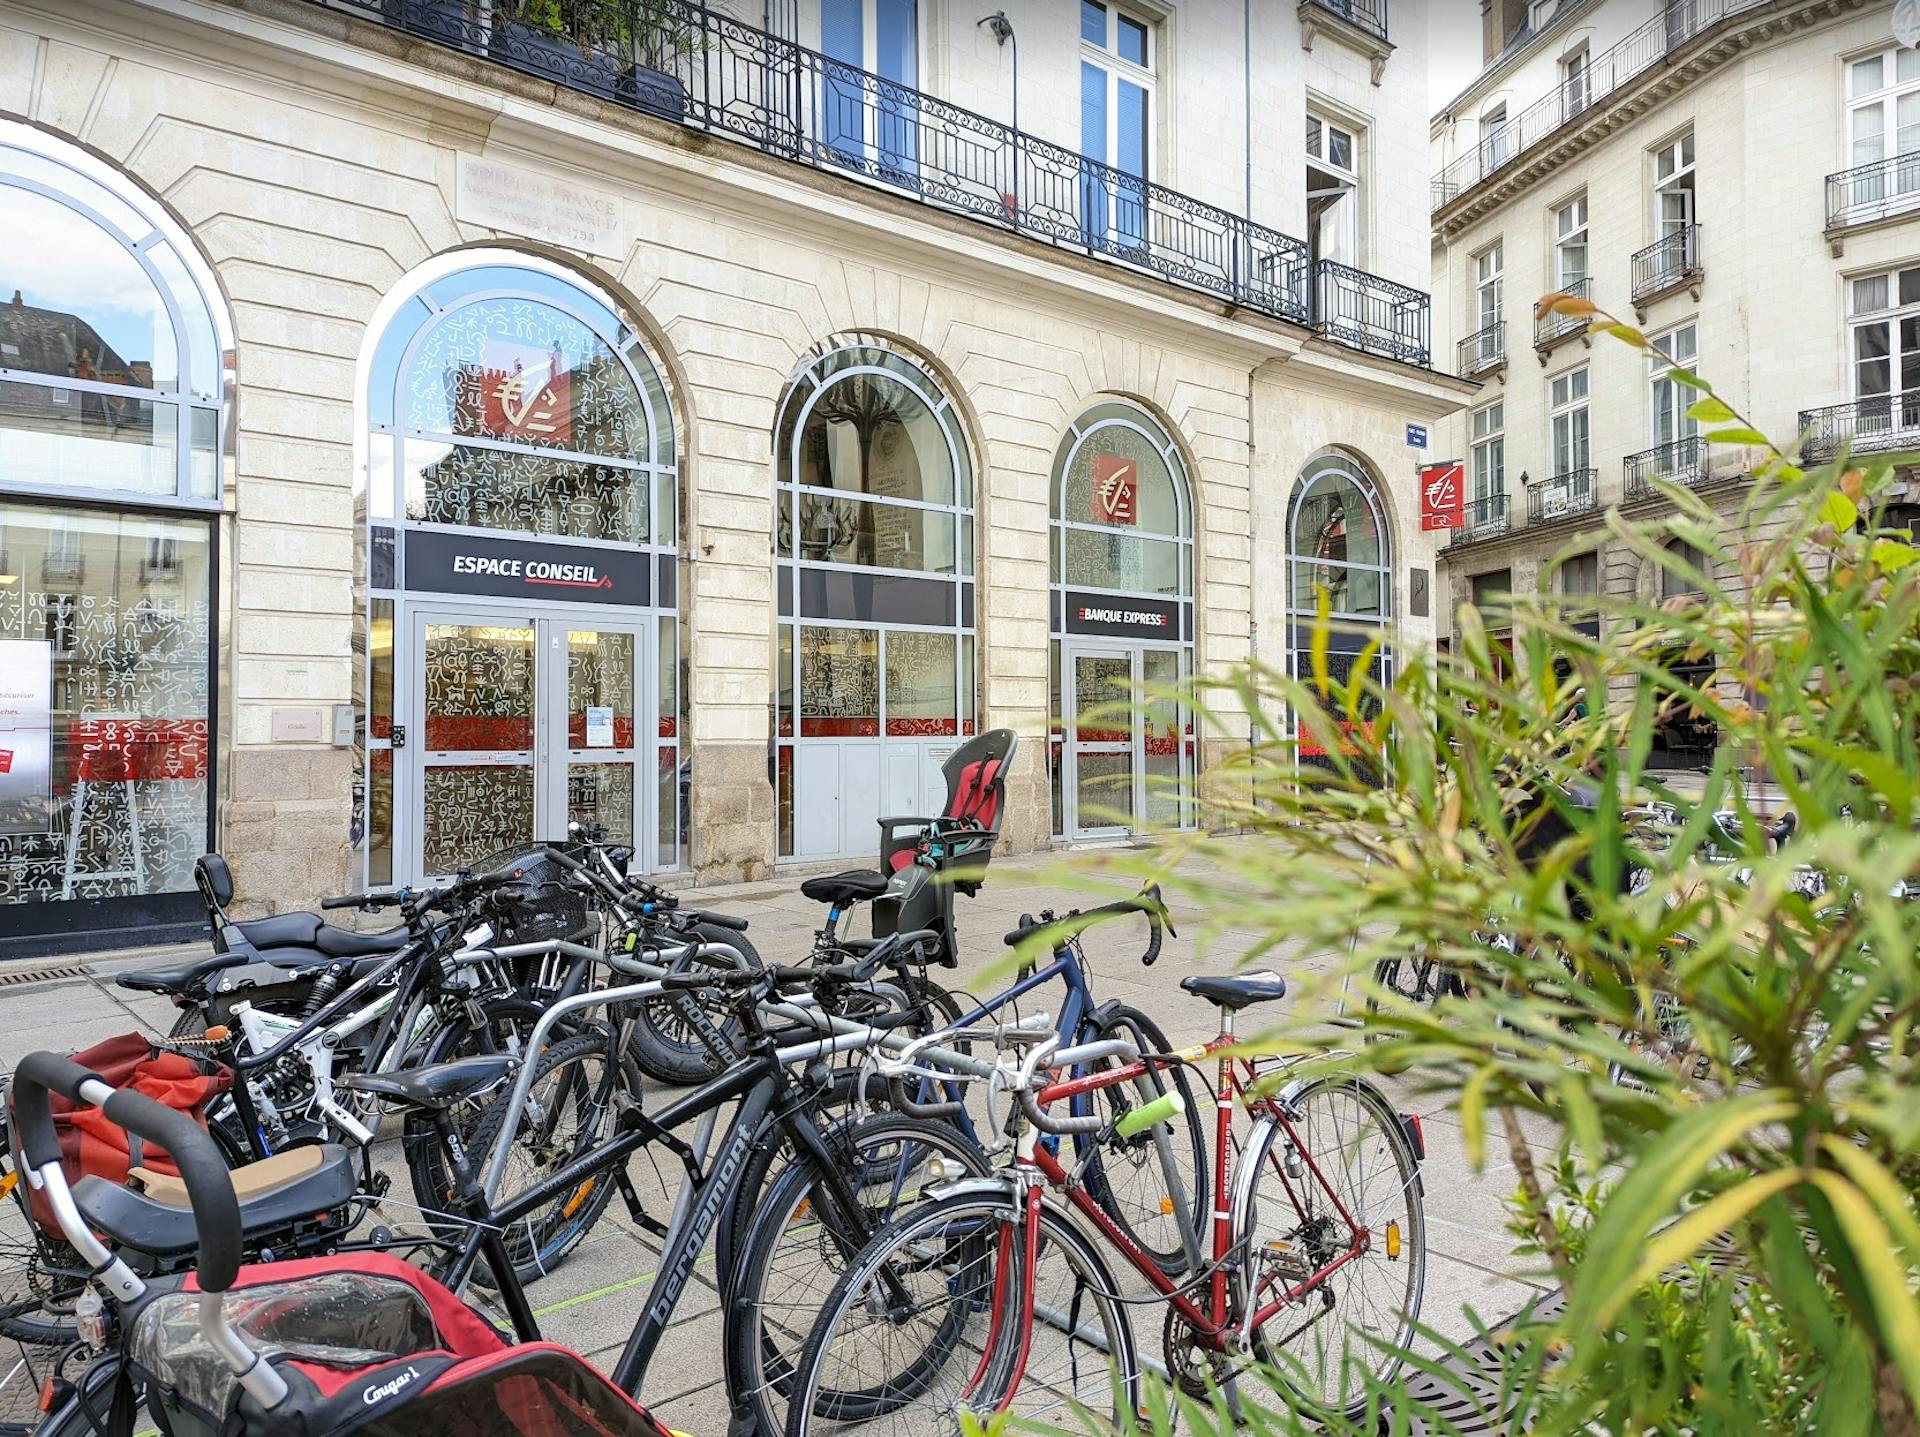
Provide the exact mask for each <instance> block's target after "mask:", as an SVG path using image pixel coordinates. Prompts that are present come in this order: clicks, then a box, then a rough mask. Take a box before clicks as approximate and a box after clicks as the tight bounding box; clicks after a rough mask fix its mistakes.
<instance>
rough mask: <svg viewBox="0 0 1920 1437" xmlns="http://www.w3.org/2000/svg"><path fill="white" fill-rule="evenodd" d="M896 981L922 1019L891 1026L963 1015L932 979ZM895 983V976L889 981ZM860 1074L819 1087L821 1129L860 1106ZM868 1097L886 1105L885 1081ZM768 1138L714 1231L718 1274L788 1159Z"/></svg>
mask: <svg viewBox="0 0 1920 1437" xmlns="http://www.w3.org/2000/svg"><path fill="white" fill-rule="evenodd" d="M897 977H898V979H899V980H900V981H899V983H898V986H899V987H901V988H902V990H903V991H904V992H905V993H906V995H907V998H908V1001H909V1002H910V1003H912V1004H914V1005H915V1006H917V1007H919V1008H921V1009H923V1010H924V1012H923V1015H922V1017H921V1020H920V1021H919V1022H917V1023H913V1024H909V1025H907V1026H905V1027H903V1028H900V1029H897V1030H895V1031H898V1032H900V1033H901V1034H902V1035H903V1036H911V1035H913V1034H915V1033H922V1032H926V1031H928V1029H929V1028H933V1027H944V1026H946V1025H948V1024H950V1023H956V1022H958V1021H959V1020H960V1017H961V1008H960V1004H959V1002H958V1001H957V1000H956V999H955V998H954V997H953V995H952V994H951V993H949V992H947V990H946V989H944V988H942V987H941V986H940V985H939V984H938V983H935V982H933V981H931V980H930V979H923V978H921V977H919V976H917V975H914V974H909V973H902V974H899V975H897ZM886 981H887V982H889V983H893V982H895V979H894V978H893V977H889V978H888V979H887V980H886ZM956 1051H958V1052H962V1053H964V1052H968V1051H970V1049H969V1048H968V1046H967V1045H966V1044H964V1043H962V1044H958V1045H956ZM860 1078H861V1073H860V1070H859V1069H858V1068H841V1069H838V1070H836V1071H835V1072H833V1073H832V1074H831V1085H830V1086H829V1087H827V1088H826V1089H825V1090H824V1091H821V1092H819V1093H818V1094H817V1095H816V1097H815V1101H814V1105H813V1107H812V1108H811V1109H810V1111H811V1112H812V1114H813V1120H814V1122H815V1124H816V1125H818V1126H819V1127H820V1128H822V1129H825V1128H828V1127H829V1126H832V1125H833V1124H835V1123H837V1122H842V1121H845V1120H847V1119H849V1118H852V1117H853V1116H855V1115H856V1113H858V1112H860V1111H862V1110H861V1109H860V1107H859V1104H858V1101H857V1100H858V1098H859V1096H860V1095H859V1093H858V1091H857V1090H858V1087H859V1084H860ZM865 1098H866V1101H867V1102H868V1103H869V1104H870V1105H871V1104H884V1103H886V1102H887V1101H888V1093H887V1088H886V1084H885V1083H883V1082H878V1081H875V1082H873V1083H871V1084H869V1085H868V1091H867V1092H866V1094H865ZM768 1138H769V1141H767V1142H765V1143H762V1144H759V1145H757V1146H756V1147H755V1149H754V1151H753V1153H752V1155H751V1156H750V1157H749V1158H748V1159H747V1162H746V1165H745V1166H744V1167H743V1168H742V1169H741V1172H740V1181H739V1182H738V1183H737V1184H736V1185H735V1187H734V1193H733V1197H732V1199H731V1200H730V1202H729V1204H728V1209H727V1215H726V1217H725V1218H724V1219H723V1220H722V1222H721V1223H720V1225H719V1229H718V1231H717V1232H716V1233H715V1235H714V1257H715V1263H716V1267H717V1269H718V1270H719V1271H720V1272H722V1273H732V1272H734V1271H736V1270H737V1266H736V1264H735V1263H734V1261H733V1255H734V1254H735V1253H737V1252H742V1251H744V1250H745V1248H746V1242H747V1229H748V1227H749V1225H750V1224H751V1223H752V1221H753V1217H754V1214H755V1213H756V1212H757V1211H758V1210H759V1207H760V1198H761V1194H762V1193H764V1192H766V1191H767V1189H768V1185H769V1184H770V1183H772V1182H774V1181H775V1180H776V1178H777V1177H778V1176H779V1174H780V1172H781V1171H782V1170H784V1168H785V1166H786V1164H787V1163H788V1162H789V1161H791V1160H792V1157H793V1148H792V1145H791V1144H789V1143H787V1142H785V1141H784V1140H783V1138H782V1135H781V1134H780V1133H779V1132H778V1130H770V1131H769V1133H768Z"/></svg>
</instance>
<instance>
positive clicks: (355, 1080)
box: [334, 1053, 520, 1109]
mask: <svg viewBox="0 0 1920 1437" xmlns="http://www.w3.org/2000/svg"><path fill="white" fill-rule="evenodd" d="M519 1066H520V1060H519V1059H518V1058H516V1057H515V1056H513V1055H512V1054H511V1053H482V1054H480V1055H478V1056H477V1057H472V1058H455V1059H454V1060H453V1061H452V1062H450V1063H434V1064H433V1065H431V1066H430V1067H425V1068H408V1069H406V1070H405V1071H403V1072H398V1073H349V1074H347V1076H345V1077H343V1078H336V1079H335V1080H334V1081H335V1082H336V1083H337V1084H339V1086H341V1087H343V1088H351V1089H353V1091H354V1092H356V1093H372V1094H373V1095H374V1096H375V1097H377V1098H386V1099H388V1100H390V1101H392V1102H396V1103H403V1104H405V1105H406V1106H407V1107H410V1108H429V1109H437V1108H450V1107H452V1106H453V1105H454V1104H455V1103H458V1102H461V1101H463V1100H465V1099H467V1098H477V1097H479V1096H480V1094H482V1093H485V1092H488V1091H490V1090H491V1089H493V1088H497V1087H499V1086H500V1084H502V1083H504V1082H505V1081H506V1080H507V1079H508V1078H509V1077H511V1076H512V1075H513V1070H514V1069H515V1068H517V1067H519Z"/></svg>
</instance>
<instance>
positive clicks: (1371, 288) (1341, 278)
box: [1313, 259, 1430, 364]
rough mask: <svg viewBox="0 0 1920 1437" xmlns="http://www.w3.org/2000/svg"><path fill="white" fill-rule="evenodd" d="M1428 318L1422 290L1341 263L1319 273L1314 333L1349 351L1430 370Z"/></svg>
mask: <svg viewBox="0 0 1920 1437" xmlns="http://www.w3.org/2000/svg"><path fill="white" fill-rule="evenodd" d="M1427 318H1428V309H1427V296H1426V294H1425V293H1424V292H1422V291H1420V290H1417V289H1409V288H1407V287H1406V286H1405V285H1403V284H1395V283H1394V282H1393V281H1392V280H1386V279H1382V278H1380V276H1379V275H1377V274H1368V273H1367V272H1366V271H1365V270H1363V269H1354V268H1353V267H1352V266H1350V265H1344V264H1341V263H1339V262H1338V261H1336V260H1330V259H1323V260H1321V261H1320V262H1319V263H1318V264H1316V265H1315V266H1314V267H1313V327H1314V328H1315V329H1317V330H1319V331H1320V332H1321V333H1322V334H1324V335H1326V336H1327V337H1328V338H1329V339H1332V340H1334V341H1336V342H1337V343H1340V344H1344V345H1346V346H1347V347H1348V348H1349V349H1361V350H1365V351H1366V352H1367V353H1368V354H1382V355H1385V356H1386V357H1387V358H1388V359H1402V360H1405V361H1406V362H1407V363H1408V364H1425V363H1426V362H1427V358H1428V355H1429V353H1430V351H1429V347H1428V339H1427Z"/></svg>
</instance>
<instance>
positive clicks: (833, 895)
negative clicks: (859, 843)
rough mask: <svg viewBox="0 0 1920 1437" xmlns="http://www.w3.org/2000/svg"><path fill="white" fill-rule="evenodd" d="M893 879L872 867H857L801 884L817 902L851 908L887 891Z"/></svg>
mask: <svg viewBox="0 0 1920 1437" xmlns="http://www.w3.org/2000/svg"><path fill="white" fill-rule="evenodd" d="M890 881H891V880H890V879H889V878H888V877H887V875H886V874H884V873H880V872H878V871H876V870H874V869H871V868H856V869H854V870H853V871H852V872H851V873H834V874H828V875H823V876H822V877H819V878H809V879H808V880H807V881H806V882H805V883H802V884H801V885H800V892H801V894H802V895H803V896H804V897H807V898H811V899H813V900H814V902H816V903H831V904H832V905H833V906H834V907H835V908H850V907H852V906H853V905H854V904H856V903H864V902H866V901H867V900H868V899H870V898H878V897H879V896H880V895H881V894H882V893H885V892H886V891H887V885H888V883H889V882H890Z"/></svg>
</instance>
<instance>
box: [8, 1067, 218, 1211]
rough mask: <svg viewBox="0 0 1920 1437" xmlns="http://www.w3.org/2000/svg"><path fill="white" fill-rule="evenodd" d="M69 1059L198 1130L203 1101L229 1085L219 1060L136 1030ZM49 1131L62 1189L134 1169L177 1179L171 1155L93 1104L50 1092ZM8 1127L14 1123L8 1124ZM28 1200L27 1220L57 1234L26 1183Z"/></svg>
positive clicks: (120, 1178) (118, 1179) (41, 1199)
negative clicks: (160, 1043)
mask: <svg viewBox="0 0 1920 1437" xmlns="http://www.w3.org/2000/svg"><path fill="white" fill-rule="evenodd" d="M73 1061H74V1062H75V1063H78V1064H79V1065H80V1066H81V1067H83V1068H86V1069H88V1070H89V1071H91V1072H93V1073H95V1074H97V1075H98V1076H99V1077H100V1078H101V1079H102V1080H103V1081H105V1082H107V1083H110V1084H112V1085H113V1086H114V1087H116V1088H131V1089H132V1090H133V1091H134V1092H137V1093H141V1094H144V1095H145V1096H146V1097H149V1098H152V1099H153V1100H154V1101H155V1102H157V1103H159V1104H161V1106H163V1107H167V1108H172V1109H173V1110H174V1111H175V1112H180V1113H185V1114H186V1115H187V1116H188V1117H190V1118H192V1119H193V1120H194V1121H195V1122H196V1123H198V1124H199V1125H200V1126H201V1127H202V1128H204V1127H205V1126H206V1108H207V1104H208V1103H209V1102H211V1101H212V1100H213V1099H214V1098H217V1097H218V1096H220V1094H222V1093H224V1092H226V1091H227V1089H229V1088H231V1087H232V1086H233V1072H232V1070H231V1069H229V1068H227V1067H226V1066H225V1065H223V1064H220V1063H216V1062H213V1061H211V1060H210V1059H200V1058H193V1057H189V1056H187V1055H186V1054H183V1053H176V1052H171V1051H166V1050H163V1049H160V1048H156V1047H155V1046H154V1045H153V1043H152V1042H151V1041H150V1040H149V1039H148V1038H147V1037H146V1035H145V1034H143V1033H122V1034H120V1035H119V1036H118V1037H114V1038H108V1039H105V1040H104V1041H102V1042H99V1043H96V1044H94V1045H93V1046H92V1047H91V1048H88V1049H87V1050H86V1051H84V1052H80V1053H75V1054H74V1055H73ZM52 1106H53V1129H54V1134H55V1136H56V1137H57V1138H58V1139H59V1142H60V1166H61V1168H62V1169H63V1170H64V1171H65V1172H66V1174H67V1184H68V1186H69V1187H72V1186H74V1185H77V1184H78V1183H79V1181H80V1179H82V1178H85V1177H99V1178H104V1179H105V1180H106V1181H108V1182H110V1183H113V1184H114V1185H116V1186H119V1185H121V1184H124V1183H125V1182H126V1180H127V1174H128V1173H129V1172H130V1171H131V1170H132V1169H134V1168H145V1169H147V1170H148V1171H149V1172H156V1173H162V1174H165V1175H167V1176H169V1177H178V1176H179V1173H180V1170H179V1168H178V1167H176V1166H175V1165H174V1162H173V1158H172V1157H171V1155H170V1154H168V1153H167V1152H166V1150H165V1149H163V1148H160V1147H158V1146H156V1145H154V1144H151V1143H146V1142H143V1141H142V1140H141V1139H140V1138H139V1137H137V1136H136V1135H134V1134H132V1133H129V1132H128V1131H127V1130H126V1129H125V1128H123V1127H121V1126H120V1125H119V1124H118V1123H116V1122H114V1121H113V1119H111V1118H109V1117H108V1116H107V1115H106V1114H105V1113H104V1112H102V1111H101V1110H100V1109H99V1108H96V1107H93V1106H91V1105H90V1104H87V1103H74V1102H69V1101H68V1100H67V1099H65V1098H63V1097H60V1096H59V1095H58V1094H56V1095H54V1097H53V1100H52ZM8 1126H9V1129H10V1130H16V1129H17V1125H15V1124H12V1123H10V1124H9V1125H8ZM27 1205H28V1207H29V1209H30V1210H31V1211H32V1213H33V1219H34V1221H35V1222H36V1223H38V1224H39V1226H40V1227H41V1229H42V1230H44V1231H45V1232H46V1233H47V1234H48V1235H49V1236H52V1237H59V1236H60V1235H61V1234H60V1225H59V1223H58V1222H56V1221H55V1220H54V1216H53V1209H52V1208H51V1207H50V1206H49V1205H48V1203H47V1199H46V1196H45V1194H43V1193H42V1192H41V1191H40V1190H39V1189H38V1188H29V1189H28V1192H27Z"/></svg>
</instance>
